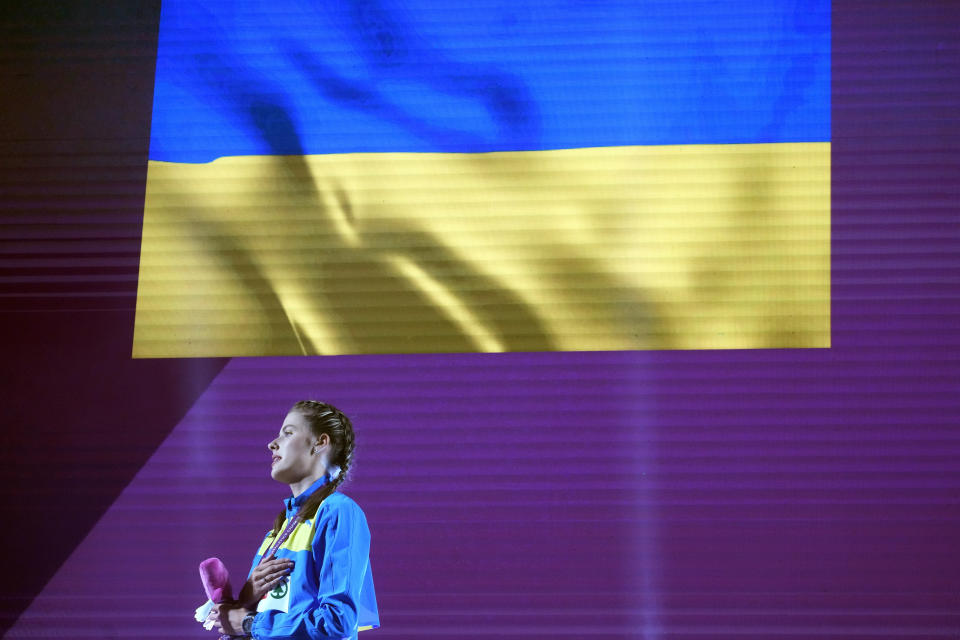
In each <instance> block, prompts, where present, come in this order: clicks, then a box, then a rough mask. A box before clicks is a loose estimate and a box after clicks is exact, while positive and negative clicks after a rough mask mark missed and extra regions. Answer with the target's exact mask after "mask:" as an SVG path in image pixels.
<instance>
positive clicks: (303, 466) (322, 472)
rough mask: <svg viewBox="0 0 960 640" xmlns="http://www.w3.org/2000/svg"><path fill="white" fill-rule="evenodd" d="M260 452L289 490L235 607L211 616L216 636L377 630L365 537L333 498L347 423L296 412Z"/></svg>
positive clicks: (308, 407)
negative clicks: (265, 451)
mask: <svg viewBox="0 0 960 640" xmlns="http://www.w3.org/2000/svg"><path fill="white" fill-rule="evenodd" d="M267 447H268V448H269V449H270V452H271V454H272V456H273V457H272V460H271V466H270V476H271V477H272V478H273V479H274V480H276V481H277V482H282V483H284V484H286V485H289V486H290V492H291V493H292V494H293V495H292V497H290V498H287V499H286V500H285V501H284V508H283V510H282V511H280V513H279V514H278V515H277V518H276V520H275V521H274V523H273V529H272V530H271V531H270V532H269V533H267V536H266V538H265V539H264V541H263V543H262V544H261V545H260V549H259V550H258V551H257V555H256V557H255V558H254V559H253V568H252V569H251V571H250V575H249V577H248V578H247V581H246V583H245V584H244V585H243V589H241V591H240V596H239V597H238V598H237V600H236V602H233V603H230V604H222V605H219V606H217V607H214V609H213V610H212V611H211V612H210V617H209V619H211V620H215V621H216V625H217V627H218V629H219V630H220V632H221V633H224V634H229V635H233V636H248V637H253V638H255V639H256V640H275V639H280V638H289V639H296V640H300V639H308V638H309V639H311V640H316V639H318V638H338V639H340V638H354V639H355V638H356V637H357V632H358V631H362V630H364V629H371V628H375V627H379V626H380V619H379V616H378V613H377V600H376V595H375V594H374V590H373V576H372V574H371V573H370V557H369V553H370V530H369V529H368V527H367V519H366V517H365V516H364V515H363V511H362V510H361V509H360V507H359V506H358V505H357V503H356V502H354V501H353V500H351V499H350V498H348V497H347V496H345V495H343V494H342V493H339V492H337V487H339V486H340V484H342V483H343V481H344V479H345V478H346V475H347V472H348V471H349V469H350V465H351V463H352V462H353V450H354V435H353V426H352V425H351V424H350V419H349V418H347V416H345V415H344V414H343V413H341V412H340V411H339V410H337V409H336V408H335V407H333V406H331V405H329V404H325V403H322V402H316V401H313V400H305V401H302V402H298V403H296V404H295V405H293V407H292V408H291V409H290V413H288V414H287V417H286V418H285V419H284V421H283V426H282V427H280V433H279V434H278V435H277V437H276V438H274V439H273V440H272V441H271V442H270V443H269V444H268V445H267Z"/></svg>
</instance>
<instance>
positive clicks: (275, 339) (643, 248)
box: [133, 142, 830, 357]
mask: <svg viewBox="0 0 960 640" xmlns="http://www.w3.org/2000/svg"><path fill="white" fill-rule="evenodd" d="M829 346H830V144H829V143H823V142H820V143H779V144H749V145H748V144H744V145H678V146H633V147H605V148H588V149H568V150H557V151H521V152H498V153H485V154H466V153H464V154H458V153H377V154H335V155H313V156H245V157H228V158H220V159H218V160H216V161H214V162H211V163H209V164H179V163H166V162H156V161H151V163H150V166H149V173H148V180H147V197H146V206H145V214H144V227H143V244H142V251H141V265H140V281H139V291H138V296H137V314H136V327H135V336H134V345H133V354H134V356H135V357H199V356H260V355H283V354H350V353H410V352H453V351H487V352H495V351H538V350H623V349H744V348H796V347H829Z"/></svg>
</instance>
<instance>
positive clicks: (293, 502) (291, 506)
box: [283, 469, 340, 518]
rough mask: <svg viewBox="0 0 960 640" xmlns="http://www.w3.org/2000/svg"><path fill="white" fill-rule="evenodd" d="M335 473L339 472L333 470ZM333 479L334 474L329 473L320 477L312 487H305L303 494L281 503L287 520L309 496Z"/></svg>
mask: <svg viewBox="0 0 960 640" xmlns="http://www.w3.org/2000/svg"><path fill="white" fill-rule="evenodd" d="M335 471H336V472H339V471H340V470H339V469H335ZM335 477H336V473H334V474H333V475H331V474H330V473H327V474H325V475H323V476H321V477H320V479H319V480H317V481H316V482H314V483H313V484H312V485H310V486H309V487H307V488H306V489H305V490H304V491H303V493H301V494H300V495H298V496H292V497H290V498H287V499H285V500H284V501H283V504H284V506H285V507H286V509H287V518H292V517H293V515H294V514H295V513H296V512H297V511H299V510H300V507H302V506H303V503H304V502H306V501H307V498H309V497H310V496H311V495H313V493H314V492H316V490H317V489H319V488H320V487H322V486H323V485H325V484H327V483H328V482H330V481H331V480H333V479H334V478H335Z"/></svg>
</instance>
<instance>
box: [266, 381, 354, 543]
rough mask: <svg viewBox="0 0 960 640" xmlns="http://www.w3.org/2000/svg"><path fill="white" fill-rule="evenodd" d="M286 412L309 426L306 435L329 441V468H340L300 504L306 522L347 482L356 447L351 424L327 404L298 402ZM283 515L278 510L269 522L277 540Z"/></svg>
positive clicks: (341, 413)
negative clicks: (324, 435) (331, 450)
mask: <svg viewBox="0 0 960 640" xmlns="http://www.w3.org/2000/svg"><path fill="white" fill-rule="evenodd" d="M290 411H291V412H293V411H297V412H298V413H300V415H302V416H303V417H304V418H306V419H307V422H308V423H309V425H310V431H311V432H312V433H313V435H314V436H316V437H317V438H319V437H320V436H321V434H324V433H325V434H327V436H328V437H329V438H330V444H331V445H333V455H332V456H331V458H330V464H331V465H336V466H338V467H340V473H339V474H337V477H336V478H334V479H333V480H331V481H330V482H328V483H326V484H325V485H323V486H322V487H320V488H319V489H317V490H316V491H314V492H313V493H312V494H310V496H309V497H308V498H307V499H306V500H305V501H304V503H303V506H301V507H300V513H301V514H303V518H304V519H309V518H312V517H314V516H315V515H316V514H317V509H319V508H320V503H321V502H323V501H324V500H326V499H327V497H328V496H329V495H330V494H332V493H333V492H334V491H336V490H337V487H339V486H340V485H341V484H343V483H344V481H345V480H346V479H347V472H348V471H349V470H350V465H352V464H353V451H354V448H355V444H356V438H355V436H354V433H353V424H351V422H350V418H348V417H347V416H346V415H345V414H344V413H343V412H342V411H340V410H339V409H337V408H336V407H334V406H333V405H331V404H327V403H325V402H317V401H316V400H301V401H300V402H298V403H296V404H295V405H293V406H292V407H291V408H290ZM286 517H287V514H286V511H285V510H281V511H280V513H279V514H277V517H276V519H275V520H274V521H273V531H272V532H271V533H270V535H271V536H272V537H275V536H277V535H278V534H279V533H280V530H281V528H282V527H283V522H284V520H286Z"/></svg>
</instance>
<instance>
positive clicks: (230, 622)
mask: <svg viewBox="0 0 960 640" xmlns="http://www.w3.org/2000/svg"><path fill="white" fill-rule="evenodd" d="M248 613H253V611H251V610H250V609H247V608H246V607H241V606H240V605H238V604H235V603H230V602H224V603H223V604H217V605H214V607H213V609H211V610H210V614H209V615H208V616H207V620H213V621H214V625H215V626H216V627H217V631H219V632H220V633H225V634H227V635H228V636H242V635H243V619H244V618H245V617H247V614H248Z"/></svg>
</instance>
